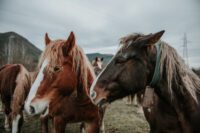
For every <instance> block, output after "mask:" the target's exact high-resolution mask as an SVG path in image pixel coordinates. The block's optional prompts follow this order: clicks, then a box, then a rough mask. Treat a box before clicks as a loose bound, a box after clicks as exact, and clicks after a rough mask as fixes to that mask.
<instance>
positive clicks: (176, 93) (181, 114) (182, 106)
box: [155, 80, 200, 132]
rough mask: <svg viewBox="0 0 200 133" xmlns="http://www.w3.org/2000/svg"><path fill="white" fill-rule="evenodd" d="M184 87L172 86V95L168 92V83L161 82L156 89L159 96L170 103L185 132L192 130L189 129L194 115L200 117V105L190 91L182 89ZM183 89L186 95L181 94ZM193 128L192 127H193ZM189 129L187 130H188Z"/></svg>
mask: <svg viewBox="0 0 200 133" xmlns="http://www.w3.org/2000/svg"><path fill="white" fill-rule="evenodd" d="M181 87H182V86H181V85H180V86H174V85H172V89H173V90H172V91H173V92H172V95H173V96H172V95H171V93H170V92H169V91H168V86H167V84H166V82H165V81H164V80H163V81H162V80H161V82H160V84H159V85H158V87H157V88H155V90H156V93H157V94H158V96H159V97H160V98H161V99H163V100H164V101H166V102H167V103H169V104H170V105H171V106H172V107H173V108H174V110H175V111H176V114H177V117H178V118H177V119H178V120H179V121H180V123H181V127H182V128H183V129H184V130H185V131H188V132H189V131H191V129H190V128H189V127H188V125H189V124H190V123H189V121H191V119H192V117H193V116H192V115H193V114H194V113H196V114H198V115H200V112H199V109H200V107H199V105H198V104H197V103H196V102H195V101H194V99H193V98H192V96H191V95H190V94H189V92H188V91H184V88H181ZM181 89H183V91H184V93H180V90H181ZM191 126H192V125H191ZM186 127H187V128H186Z"/></svg>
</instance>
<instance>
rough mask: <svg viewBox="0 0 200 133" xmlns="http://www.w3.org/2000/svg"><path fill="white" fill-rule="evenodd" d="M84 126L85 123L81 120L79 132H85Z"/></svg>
mask: <svg viewBox="0 0 200 133" xmlns="http://www.w3.org/2000/svg"><path fill="white" fill-rule="evenodd" d="M85 128H86V127H85V123H84V122H82V123H81V125H80V133H86V132H85Z"/></svg>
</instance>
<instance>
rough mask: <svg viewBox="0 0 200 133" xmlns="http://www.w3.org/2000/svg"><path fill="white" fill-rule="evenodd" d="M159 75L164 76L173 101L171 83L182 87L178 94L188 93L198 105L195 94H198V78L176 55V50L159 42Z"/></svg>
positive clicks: (199, 84) (199, 80) (199, 79)
mask: <svg viewBox="0 0 200 133" xmlns="http://www.w3.org/2000/svg"><path fill="white" fill-rule="evenodd" d="M161 43H162V44H163V45H162V46H161V59H160V68H161V69H160V73H161V77H163V75H166V76H167V77H166V82H167V85H168V90H169V92H170V94H171V98H172V99H173V96H174V94H173V93H174V91H173V88H172V83H175V85H176V86H182V87H179V88H180V90H179V91H180V92H181V93H182V94H183V95H185V91H186V92H188V93H189V94H190V95H191V97H192V98H193V99H194V100H195V101H196V102H197V103H198V99H197V93H199V92H200V90H199V89H200V78H199V77H198V76H197V75H196V74H195V73H194V72H193V71H192V70H191V69H190V68H189V66H187V65H186V64H185V63H184V61H183V59H182V58H181V57H180V56H179V55H178V54H177V52H176V50H175V49H174V48H172V47H171V46H169V45H168V44H167V43H165V42H161Z"/></svg>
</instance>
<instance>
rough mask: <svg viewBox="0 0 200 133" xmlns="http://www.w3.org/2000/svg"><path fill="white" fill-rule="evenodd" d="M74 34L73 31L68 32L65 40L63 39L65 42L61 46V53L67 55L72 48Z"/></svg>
mask: <svg viewBox="0 0 200 133" xmlns="http://www.w3.org/2000/svg"><path fill="white" fill-rule="evenodd" d="M75 40H76V39H75V35H74V33H73V32H71V33H70V35H69V37H68V39H67V41H65V44H64V46H63V53H64V55H66V56H67V55H68V54H69V53H70V51H71V50H72V49H73V48H74V46H75Z"/></svg>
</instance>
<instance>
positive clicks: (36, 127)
mask: <svg viewBox="0 0 200 133" xmlns="http://www.w3.org/2000/svg"><path fill="white" fill-rule="evenodd" d="M104 120H105V129H106V133H148V132H149V126H148V123H147V122H146V120H145V118H144V115H143V113H142V110H141V108H138V107H136V106H134V105H126V104H125V101H124V100H119V101H116V102H114V103H112V104H111V105H109V106H108V108H107V110H106V114H105V119H104ZM3 124H4V117H3V115H2V114H1V115H0V133H6V132H5V130H4V128H3ZM79 126H80V123H78V124H68V125H67V127H66V133H79V132H80V128H79ZM39 132H40V123H39V120H38V119H37V118H31V119H30V120H29V121H28V122H24V124H23V128H22V133H39Z"/></svg>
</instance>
